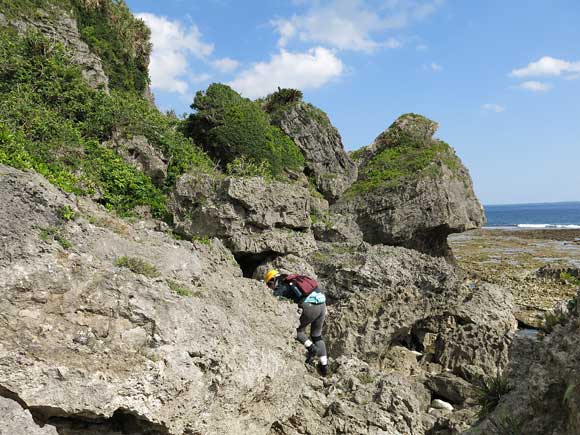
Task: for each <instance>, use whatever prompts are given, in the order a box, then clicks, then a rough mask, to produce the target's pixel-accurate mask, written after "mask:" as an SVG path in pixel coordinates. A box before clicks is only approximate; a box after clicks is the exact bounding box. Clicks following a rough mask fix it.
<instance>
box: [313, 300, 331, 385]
mask: <svg viewBox="0 0 580 435" xmlns="http://www.w3.org/2000/svg"><path fill="white" fill-rule="evenodd" d="M316 308H317V311H318V315H317V317H316V319H314V321H313V322H312V325H311V326H310V336H311V338H312V342H313V343H314V344H315V345H316V355H317V356H318V358H319V360H320V367H319V369H320V372H321V374H323V375H324V376H326V374H327V373H328V355H327V353H326V343H324V339H323V338H322V327H323V326H324V318H325V317H326V304H320V305H316Z"/></svg>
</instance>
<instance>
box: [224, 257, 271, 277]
mask: <svg viewBox="0 0 580 435" xmlns="http://www.w3.org/2000/svg"><path fill="white" fill-rule="evenodd" d="M277 256H278V254H277V253H275V252H273V251H267V252H261V253H259V254H235V255H234V257H235V259H236V261H237V263H238V264H239V266H240V269H242V274H243V275H244V277H245V278H253V276H254V272H255V271H256V269H257V268H258V266H260V265H262V264H264V263H267V262H269V261H272V260H274V259H275V258H276V257H277Z"/></svg>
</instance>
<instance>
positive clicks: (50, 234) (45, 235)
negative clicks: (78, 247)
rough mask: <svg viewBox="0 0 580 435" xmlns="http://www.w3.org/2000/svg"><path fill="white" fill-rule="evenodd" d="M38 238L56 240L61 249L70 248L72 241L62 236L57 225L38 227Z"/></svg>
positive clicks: (49, 240) (46, 240)
mask: <svg viewBox="0 0 580 435" xmlns="http://www.w3.org/2000/svg"><path fill="white" fill-rule="evenodd" d="M39 229H40V235H39V236H40V239H41V240H43V241H45V242H52V241H55V242H57V243H58V244H59V245H60V246H62V247H63V249H69V248H72V243H71V242H69V241H68V240H67V239H66V237H64V236H63V235H62V234H61V232H60V229H59V228H57V227H40V228H39Z"/></svg>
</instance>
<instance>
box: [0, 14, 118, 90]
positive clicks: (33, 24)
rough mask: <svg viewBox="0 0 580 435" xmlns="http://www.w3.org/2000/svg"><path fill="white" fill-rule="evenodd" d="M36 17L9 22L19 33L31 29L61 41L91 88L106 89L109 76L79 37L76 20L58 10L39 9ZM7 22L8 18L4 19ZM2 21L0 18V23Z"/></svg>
mask: <svg viewBox="0 0 580 435" xmlns="http://www.w3.org/2000/svg"><path fill="white" fill-rule="evenodd" d="M37 13H38V14H39V16H38V17H36V18H34V19H32V17H21V18H20V19H18V20H13V21H10V22H9V24H10V25H11V26H12V27H14V28H15V29H16V30H17V31H18V32H19V33H26V32H28V31H29V30H31V29H34V30H37V31H39V32H40V33H42V34H43V35H45V36H46V37H47V38H49V39H52V40H55V41H58V42H60V43H62V44H63V45H64V46H65V47H66V48H67V49H69V50H70V53H71V54H72V59H73V62H75V63H76V64H77V65H79V66H80V67H81V69H82V73H83V76H84V78H85V80H86V81H87V82H88V83H89V85H90V86H91V87H93V88H101V87H102V88H104V89H108V85H109V78H108V77H107V76H106V74H105V72H104V70H103V64H102V63H101V59H99V57H98V56H96V55H95V54H93V53H92V52H91V50H90V49H89V46H88V45H87V44H86V43H85V42H84V41H83V40H82V39H81V35H80V34H79V30H78V27H77V22H76V20H74V19H73V18H71V17H70V16H68V15H67V13H66V12H64V11H60V10H59V12H58V13H56V14H51V13H48V12H46V11H43V10H41V9H39V10H38V11H37ZM5 21H6V22H8V20H5ZM1 24H2V21H1V20H0V25H1Z"/></svg>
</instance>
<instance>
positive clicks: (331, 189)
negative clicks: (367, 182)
mask: <svg viewBox="0 0 580 435" xmlns="http://www.w3.org/2000/svg"><path fill="white" fill-rule="evenodd" d="M274 123H275V124H276V125H277V126H279V127H280V128H281V129H282V131H283V132H284V133H286V134H287V135H288V136H289V137H290V138H291V139H292V140H293V141H294V142H295V143H296V145H298V147H299V148H300V150H301V151H302V153H303V154H304V158H305V164H306V170H305V172H306V173H308V175H311V176H312V177H313V178H314V182H315V184H316V187H317V188H318V190H319V191H320V192H322V193H323V194H324V196H325V197H326V198H327V199H328V200H330V201H336V200H337V199H338V198H339V196H340V195H341V194H342V193H343V192H344V191H345V190H346V189H348V187H349V186H350V185H351V184H352V183H353V182H354V181H355V180H356V175H357V166H356V164H355V163H354V162H353V161H352V159H351V158H350V157H349V155H348V154H347V153H346V152H345V151H344V146H343V144H342V139H341V137H340V134H339V133H338V130H337V129H336V128H335V127H334V126H333V125H332V124H331V122H330V120H329V119H328V116H327V115H326V114H325V113H324V112H322V111H321V110H320V109H317V108H316V107H314V106H312V105H310V104H308V103H304V102H302V101H300V102H296V103H293V104H288V105H287V106H286V107H285V109H284V110H282V111H281V113H278V114H276V117H275V120H274Z"/></svg>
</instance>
